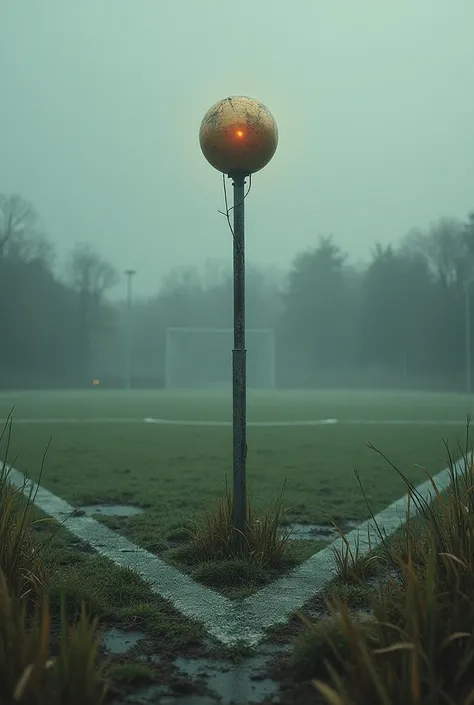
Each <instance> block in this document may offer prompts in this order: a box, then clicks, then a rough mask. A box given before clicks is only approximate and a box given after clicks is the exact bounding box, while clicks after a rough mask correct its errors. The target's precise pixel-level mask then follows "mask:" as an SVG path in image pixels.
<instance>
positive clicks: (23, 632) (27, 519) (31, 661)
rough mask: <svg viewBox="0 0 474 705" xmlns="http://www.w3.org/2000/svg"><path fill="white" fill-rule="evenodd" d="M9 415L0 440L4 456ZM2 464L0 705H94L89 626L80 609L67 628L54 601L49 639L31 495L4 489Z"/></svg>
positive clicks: (103, 687) (97, 673)
mask: <svg viewBox="0 0 474 705" xmlns="http://www.w3.org/2000/svg"><path fill="white" fill-rule="evenodd" d="M10 436H11V416H10V417H9V419H8V420H7V423H6V425H5V427H4V429H3V433H2V435H1V436H0V445H1V442H2V441H4V439H5V438H6V450H3V454H4V457H5V458H7V457H8V449H9V442H10ZM43 460H44V458H43ZM9 472H10V471H9V468H8V464H7V460H6V459H5V460H4V462H3V465H2V468H1V470H0V546H1V551H0V702H1V703H8V704H10V703H23V705H64V703H68V705H100V703H102V702H103V700H104V698H105V694H106V691H107V684H106V681H105V679H104V677H103V673H104V668H105V664H104V663H103V664H98V662H97V661H98V660H97V620H92V621H91V620H90V619H89V616H88V614H87V612H86V608H85V605H84V603H82V604H81V610H80V616H79V618H78V619H77V620H76V621H74V622H72V623H71V622H68V620H67V615H66V609H65V603H64V600H63V599H61V601H60V614H59V618H60V629H59V634H57V633H56V631H57V630H56V629H55V625H54V623H53V619H52V615H51V612H50V607H49V604H48V601H47V598H46V590H47V586H48V577H49V574H50V567H49V566H48V565H47V562H46V552H45V548H46V546H47V542H42V543H40V542H39V541H38V538H37V536H36V534H37V530H38V528H39V526H38V525H39V522H44V521H47V520H44V519H37V520H33V519H32V514H33V510H34V507H33V501H34V495H33V492H32V490H31V491H29V492H27V491H26V490H27V487H28V484H27V480H25V484H24V485H23V487H21V488H19V489H15V488H14V487H13V486H12V485H11V484H10V482H9Z"/></svg>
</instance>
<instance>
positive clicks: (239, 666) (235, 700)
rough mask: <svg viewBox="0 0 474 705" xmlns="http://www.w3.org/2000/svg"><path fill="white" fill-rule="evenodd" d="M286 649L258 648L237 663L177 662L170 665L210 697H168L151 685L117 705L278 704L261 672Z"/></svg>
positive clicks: (165, 690) (275, 687) (162, 689)
mask: <svg viewBox="0 0 474 705" xmlns="http://www.w3.org/2000/svg"><path fill="white" fill-rule="evenodd" d="M289 649H291V644H275V643H270V644H261V645H260V646H259V653H258V654H255V655H253V656H249V657H246V658H242V660H241V661H239V662H235V661H232V660H230V659H212V658H208V659H204V658H201V659H191V658H177V659H176V660H175V661H174V665H175V666H177V667H178V668H179V670H180V671H181V672H182V673H183V674H184V675H186V676H187V677H188V678H189V680H190V681H202V682H203V683H205V685H206V686H207V688H208V689H209V691H211V693H212V695H198V694H197V693H196V694H189V692H188V693H170V689H169V688H167V687H166V686H163V685H156V684H155V685H150V686H147V687H146V688H143V689H141V690H140V691H138V692H136V693H133V694H131V695H129V696H127V697H126V698H125V699H124V700H121V701H120V705H252V704H253V703H259V702H262V701H265V702H266V703H278V702H280V700H279V687H278V684H277V683H276V682H275V681H273V680H271V679H270V678H265V677H263V671H264V668H265V666H266V665H267V663H268V662H269V661H270V659H271V658H272V657H274V656H275V655H277V654H279V653H282V652H284V651H287V650H289ZM171 689H172V688H171ZM117 705H118V703H117Z"/></svg>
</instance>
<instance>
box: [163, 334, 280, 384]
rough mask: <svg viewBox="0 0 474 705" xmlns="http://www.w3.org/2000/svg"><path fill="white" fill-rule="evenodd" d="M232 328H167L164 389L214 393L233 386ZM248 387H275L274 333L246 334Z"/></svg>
mask: <svg viewBox="0 0 474 705" xmlns="http://www.w3.org/2000/svg"><path fill="white" fill-rule="evenodd" d="M233 347H234V331H233V330H232V329H231V328H168V329H167V330H166V350H165V387H166V388H167V389H212V388H219V387H223V388H226V387H230V386H231V384H232V349H233ZM246 347H247V385H248V387H249V388H254V389H274V387H275V365H276V361H275V333H274V331H273V330H271V329H250V330H247V331H246Z"/></svg>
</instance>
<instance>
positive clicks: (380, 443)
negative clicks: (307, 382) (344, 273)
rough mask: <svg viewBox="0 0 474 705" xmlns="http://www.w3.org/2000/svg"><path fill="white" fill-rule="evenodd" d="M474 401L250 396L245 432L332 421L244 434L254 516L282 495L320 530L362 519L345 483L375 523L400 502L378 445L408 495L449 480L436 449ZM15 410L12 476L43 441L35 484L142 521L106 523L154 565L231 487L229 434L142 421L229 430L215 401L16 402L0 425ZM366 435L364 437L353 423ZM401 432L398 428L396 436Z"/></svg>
mask: <svg viewBox="0 0 474 705" xmlns="http://www.w3.org/2000/svg"><path fill="white" fill-rule="evenodd" d="M472 401H473V400H472V398H468V397H466V396H465V395H464V396H463V395H455V394H435V393H432V394H419V393H408V392H342V391H341V392H340V391H337V392H326V391H323V392H317V391H311V392H304V391H303V392H300V391H298V392H293V391H278V392H266V393H253V394H252V393H251V394H250V395H249V399H248V418H249V421H250V422H251V423H252V422H264V421H269V422H272V421H273V422H274V421H279V422H282V421H291V422H297V421H311V420H321V419H337V420H338V421H339V423H335V424H329V425H315V426H297V425H293V426H252V425H251V426H250V427H249V429H248V486H249V492H250V495H251V497H252V498H253V499H254V502H255V504H256V505H257V507H259V506H263V505H268V504H269V503H271V502H272V501H273V499H274V498H275V496H276V495H277V494H278V493H279V491H280V490H281V488H282V486H283V484H284V483H285V481H286V487H285V494H284V498H285V506H286V507H288V508H289V509H288V519H289V520H291V521H299V522H312V523H325V522H327V516H328V515H330V516H331V517H332V518H334V519H335V520H337V521H338V522H344V521H346V520H363V519H365V518H367V517H368V514H369V513H368V509H367V506H366V500H365V499H364V497H363V495H362V493H361V491H360V489H359V486H358V483H357V480H356V478H355V475H354V472H353V469H354V467H357V469H358V471H359V473H360V477H361V480H362V483H363V486H364V488H365V491H366V494H367V498H368V499H369V500H370V502H371V505H372V506H373V509H374V511H379V510H380V509H382V508H383V507H384V506H386V505H387V504H388V503H390V502H391V501H393V500H394V499H396V498H398V497H399V496H401V495H403V494H404V493H405V491H406V489H405V486H404V484H403V482H402V481H401V479H400V478H399V476H398V475H397V473H396V472H395V471H394V470H393V469H392V468H391V467H390V466H389V464H388V463H387V462H386V461H384V460H383V459H382V458H381V457H380V456H379V455H377V454H376V453H375V452H374V451H373V450H371V449H369V448H368V447H367V446H366V443H367V442H371V443H373V444H374V445H375V446H376V447H377V448H378V449H379V450H381V451H382V452H383V453H384V454H385V455H386V456H388V458H389V459H390V460H391V461H392V462H394V463H395V464H396V465H397V466H398V467H399V468H400V469H401V470H403V472H404V473H405V474H406V475H407V476H408V477H409V478H410V479H411V480H413V481H415V482H417V481H420V480H422V479H424V473H423V470H422V469H421V468H420V467H417V465H422V466H424V467H426V468H427V469H428V470H429V471H430V472H431V473H436V472H437V471H439V470H441V469H442V468H443V467H445V466H446V460H447V456H446V451H445V448H444V446H443V443H442V440H443V439H446V440H448V441H449V442H450V444H451V445H452V446H453V447H454V446H455V442H456V439H457V438H460V439H462V438H463V437H464V435H465V423H466V415H467V414H468V413H469V412H470V411H471V407H472V405H473V404H472ZM13 407H14V412H13V415H14V426H13V437H12V442H11V449H10V457H9V460H10V462H13V460H14V461H15V462H14V464H15V466H16V467H17V468H18V469H19V470H27V471H28V473H29V474H30V475H31V477H33V479H36V478H37V477H38V473H39V468H40V464H41V458H42V455H43V452H44V449H45V447H46V446H47V444H48V441H49V439H50V437H51V438H52V441H51V447H50V449H49V452H48V455H47V459H46V463H45V469H44V473H43V478H42V484H43V486H44V487H46V488H47V489H49V490H51V491H52V492H54V493H55V494H57V495H59V496H60V497H62V498H64V499H66V500H67V501H69V502H70V503H71V504H73V505H74V506H81V505H84V504H96V503H100V502H105V503H108V502H121V503H128V504H130V503H131V504H136V505H140V506H142V507H144V508H146V512H145V513H144V514H142V515H138V516H132V517H128V518H104V519H102V520H103V521H105V522H106V523H108V524H109V525H111V526H112V527H114V528H118V529H119V530H120V531H121V533H123V534H125V535H127V536H129V537H131V538H132V540H134V541H136V542H137V543H138V544H139V545H141V546H143V547H144V548H147V549H148V550H151V551H156V552H159V551H160V548H162V547H163V541H164V540H165V539H166V536H167V535H168V534H169V532H170V530H171V529H172V528H174V527H176V526H177V525H179V524H180V523H182V522H183V520H184V519H186V520H189V519H197V518H199V517H200V516H201V515H202V512H203V511H204V509H205V508H206V507H208V506H209V503H210V502H212V501H213V499H214V498H217V497H218V496H220V495H221V494H222V491H223V489H224V486H225V481H226V477H227V480H228V481H229V482H230V483H231V479H232V478H231V468H232V446H231V442H232V430H231V427H230V426H225V425H224V426H222V425H221V426H212V425H209V426H192V425H191V426H186V425H173V424H169V425H159V424H151V423H144V422H143V419H145V418H155V419H169V420H181V421H183V420H190V421H192V420H194V421H211V422H212V421H220V422H222V421H230V419H231V411H232V410H231V399H230V395H229V394H226V393H223V392H213V393H206V394H202V393H183V392H173V393H172V392H164V391H149V392H141V391H140V392H130V393H126V392H122V391H102V390H93V391H89V392H58V393H50V392H32V393H26V392H18V393H12V394H4V395H2V396H0V417H3V418H5V417H7V415H8V413H9V412H10V411H11V409H12V408H13ZM362 422H365V423H362ZM394 422H396V423H394Z"/></svg>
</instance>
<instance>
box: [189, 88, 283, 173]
mask: <svg viewBox="0 0 474 705" xmlns="http://www.w3.org/2000/svg"><path fill="white" fill-rule="evenodd" d="M199 142H200V145H201V149H202V152H203V154H204V156H205V157H206V159H207V161H208V162H209V163H210V164H211V165H212V166H213V167H214V168H215V169H217V170H218V171H221V172H222V173H223V174H235V173H243V174H253V173H255V172H256V171H260V169H263V167H264V166H266V165H267V164H268V162H269V161H270V159H271V158H272V157H273V155H274V154H275V151H276V148H277V145H278V127H277V124H276V122H275V119H274V117H273V115H272V114H271V112H270V111H269V110H268V108H266V107H265V105H263V103H260V102H259V101H258V100H255V99H254V98H247V97H246V96H232V97H231V98H224V100H220V101H219V102H218V103H216V104H215V105H213V106H212V108H210V109H209V110H208V111H207V113H206V114H205V115H204V118H203V120H202V122H201V128H200V130H199Z"/></svg>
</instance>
